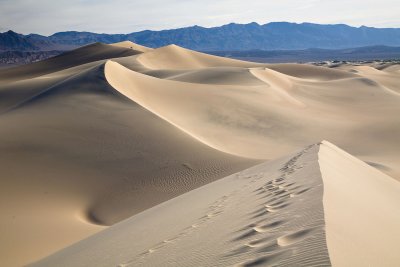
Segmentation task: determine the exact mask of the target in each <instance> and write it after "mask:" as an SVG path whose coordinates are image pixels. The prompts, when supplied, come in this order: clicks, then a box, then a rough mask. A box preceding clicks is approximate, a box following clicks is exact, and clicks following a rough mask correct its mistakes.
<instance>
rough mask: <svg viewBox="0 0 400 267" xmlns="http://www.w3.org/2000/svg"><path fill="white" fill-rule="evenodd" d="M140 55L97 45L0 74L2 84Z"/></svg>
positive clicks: (119, 48)
mask: <svg viewBox="0 0 400 267" xmlns="http://www.w3.org/2000/svg"><path fill="white" fill-rule="evenodd" d="M139 53H142V52H141V51H136V50H133V49H130V48H125V47H119V46H112V45H106V44H101V43H95V44H91V45H87V46H84V47H81V48H78V49H75V50H73V51H69V52H66V53H63V54H61V55H59V56H56V57H53V58H49V59H46V60H43V61H40V62H36V63H33V64H29V65H24V66H19V67H15V68H10V69H5V70H2V71H1V72H0V80H1V81H2V83H4V82H11V81H19V80H22V79H28V78H33V77H37V76H41V75H44V74H48V73H53V72H56V71H59V70H63V69H67V68H71V67H74V66H78V65H82V64H85V63H89V62H93V61H97V60H102V59H108V58H115V57H124V56H131V55H136V54H139Z"/></svg>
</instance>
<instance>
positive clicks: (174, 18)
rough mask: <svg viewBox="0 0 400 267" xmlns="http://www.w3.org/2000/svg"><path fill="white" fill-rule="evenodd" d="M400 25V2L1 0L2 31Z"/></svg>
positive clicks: (102, 30) (359, 0)
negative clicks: (229, 25) (292, 24)
mask: <svg viewBox="0 0 400 267" xmlns="http://www.w3.org/2000/svg"><path fill="white" fill-rule="evenodd" d="M253 21H255V22H258V23H260V24H265V23H268V22H272V21H289V22H299V23H300V22H314V23H323V24H328V23H329V24H334V23H345V24H349V25H352V26H361V25H366V26H374V27H380V28H382V27H397V28H399V27H400V0H379V1H377V0H301V1H296V0H249V1H244V0H193V1H183V0H170V1H164V0H113V1H111V0H36V1H35V0H0V31H1V32H3V31H6V30H10V29H11V30H14V31H16V32H20V33H24V34H27V33H40V34H44V35H49V34H52V33H55V32H59V31H68V30H77V31H91V32H99V33H130V32H136V31H140V30H145V29H151V30H161V29H172V28H178V27H185V26H192V25H200V26H205V27H212V26H220V25H223V24H227V23H230V22H236V23H249V22H253Z"/></svg>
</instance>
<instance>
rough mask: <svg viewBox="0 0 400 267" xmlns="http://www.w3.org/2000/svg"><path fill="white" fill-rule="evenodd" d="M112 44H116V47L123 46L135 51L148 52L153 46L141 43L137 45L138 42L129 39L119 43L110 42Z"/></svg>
mask: <svg viewBox="0 0 400 267" xmlns="http://www.w3.org/2000/svg"><path fill="white" fill-rule="evenodd" d="M111 45H113V46H118V47H124V48H130V49H133V50H136V51H140V52H143V53H144V52H149V51H151V50H153V48H150V47H146V46H143V45H139V44H135V43H133V42H131V41H123V42H119V43H113V44H111Z"/></svg>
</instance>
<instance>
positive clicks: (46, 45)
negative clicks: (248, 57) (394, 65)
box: [0, 22, 400, 51]
mask: <svg viewBox="0 0 400 267" xmlns="http://www.w3.org/2000/svg"><path fill="white" fill-rule="evenodd" d="M15 35H18V37H19V38H20V39H21V42H24V44H23V47H22V48H23V49H25V50H23V51H31V50H33V51H34V50H48V49H50V48H51V50H61V49H62V48H64V49H65V50H67V49H72V48H75V47H78V46H82V45H86V44H89V43H93V42H103V43H115V42H121V41H127V40H128V41H132V42H135V43H138V44H141V45H145V46H148V47H152V48H156V47H161V46H165V45H169V44H177V45H179V46H182V47H185V48H188V49H194V50H202V51H222V50H254V49H260V50H298V49H308V48H321V49H333V48H335V49H339V48H351V47H361V46H373V45H386V46H400V29H399V28H373V27H367V26H361V27H352V26H349V25H346V24H315V23H301V24H298V23H292V22H270V23H267V24H263V25H260V24H258V23H256V22H252V23H248V24H237V23H230V24H226V25H222V26H218V27H211V28H205V27H202V26H198V25H194V26H190V27H184V28H177V29H168V30H160V31H152V30H143V31H139V32H132V33H128V34H106V33H92V32H85V31H83V32H78V31H65V32H57V33H54V34H52V35H50V36H43V35H38V34H28V35H22V34H17V33H15V32H13V31H8V32H5V33H0V50H3V51H11V50H21V49H22V48H21V47H20V46H16V45H15V43H13V42H11V41H10V36H14V38H16V37H15Z"/></svg>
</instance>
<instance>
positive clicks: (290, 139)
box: [0, 42, 400, 266]
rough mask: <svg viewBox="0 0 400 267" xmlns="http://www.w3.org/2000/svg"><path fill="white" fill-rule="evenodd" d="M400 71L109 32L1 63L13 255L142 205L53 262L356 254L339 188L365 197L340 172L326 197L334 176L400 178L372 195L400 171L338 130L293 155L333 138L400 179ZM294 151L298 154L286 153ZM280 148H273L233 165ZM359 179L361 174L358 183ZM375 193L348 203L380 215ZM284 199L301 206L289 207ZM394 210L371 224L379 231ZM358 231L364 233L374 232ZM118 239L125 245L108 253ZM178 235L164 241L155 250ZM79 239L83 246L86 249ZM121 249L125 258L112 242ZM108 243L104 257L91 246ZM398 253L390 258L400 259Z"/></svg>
mask: <svg viewBox="0 0 400 267" xmlns="http://www.w3.org/2000/svg"><path fill="white" fill-rule="evenodd" d="M399 75H400V73H399V72H398V70H397V67H396V66H395V65H393V66H388V67H386V68H383V69H375V68H372V67H371V66H354V65H350V64H342V65H341V66H338V67H336V68H325V67H316V66H308V65H299V64H274V65H266V64H258V63H251V62H244V61H238V60H232V59H227V58H221V57H215V56H211V55H206V54H203V53H199V52H195V51H190V50H187V49H184V48H180V47H177V46H174V45H171V46H167V47H163V48H158V49H154V50H153V49H150V48H146V47H142V46H139V45H136V44H134V43H131V42H122V43H117V44H113V45H104V44H93V45H89V46H86V47H83V48H80V49H77V50H74V51H71V52H68V53H65V54H63V55H60V56H58V57H55V58H52V59H48V60H45V61H42V62H38V63H34V64H30V65H26V66H21V67H17V68H12V69H6V70H1V71H0V126H1V127H0V141H1V142H0V150H1V151H2V153H0V161H1V162H2V164H0V173H1V174H2V176H1V187H0V203H1V205H2V207H1V211H2V212H1V213H0V219H1V225H0V226H1V227H0V236H2V239H1V241H0V247H1V249H0V259H2V261H1V264H3V265H6V266H20V265H24V264H27V263H29V262H32V261H35V260H38V259H40V258H42V257H45V256H46V255H49V254H51V253H53V252H55V251H57V250H59V249H62V248H63V247H65V246H67V245H70V244H72V243H74V242H77V241H79V240H80V239H82V238H85V237H87V236H89V235H91V234H94V233H95V232H98V231H101V230H103V229H105V228H107V226H109V225H113V224H115V223H117V222H120V221H121V220H123V219H126V218H129V217H130V216H132V215H135V216H134V217H132V218H131V219H128V220H127V221H124V222H122V223H120V224H117V225H115V226H113V227H110V229H108V230H106V231H102V232H101V233H100V234H99V235H96V236H93V237H92V238H90V239H88V240H87V241H83V242H82V243H78V244H77V245H75V246H72V247H70V248H69V249H67V250H65V251H61V252H59V253H58V254H55V255H54V256H52V257H50V258H48V259H45V260H43V261H42V262H40V264H39V263H38V264H39V266H40V265H42V264H44V265H46V264H47V265H48V266H54V265H55V266H59V265H62V264H61V261H63V262H64V263H63V264H65V266H79V264H83V265H84V264H87V265H99V266H101V265H106V266H109V265H108V264H111V263H112V264H115V265H116V264H120V263H121V264H122V265H121V266H125V265H128V266H129V265H132V266H136V265H140V264H145V265H146V264H150V265H151V264H155V265H160V263H161V260H163V259H167V261H166V264H167V265H174V264H175V265H176V264H177V262H178V263H180V264H181V265H186V266H187V265H203V266H204V265H215V264H211V263H212V262H216V263H218V264H217V265H231V264H240V263H241V264H242V265H243V266H252V265H256V263H260V264H267V263H271V264H272V263H282V264H283V265H285V264H286V265H290V264H293V263H294V262H299V263H301V262H303V263H304V264H306V263H307V262H309V261H311V262H312V263H315V264H330V263H335V262H338V263H339V265H340V263H341V262H343V259H344V260H347V258H346V257H350V256H351V255H350V256H348V255H347V256H346V255H345V254H346V252H343V251H341V250H337V251H339V252H340V253H339V252H338V253H339V254H340V255H338V256H332V255H334V254H332V253H331V251H330V250H331V248H330V247H331V246H333V247H335V246H337V244H338V243H337V242H338V241H337V240H339V241H340V240H343V239H346V242H348V244H353V243H350V242H349V240H348V238H350V236H351V235H350V234H349V235H348V232H349V231H353V230H352V229H353V228H352V227H353V226H352V224H350V223H349V227H347V226H346V227H345V226H343V225H346V224H347V221H346V218H347V217H346V216H347V215H346V214H345V213H348V212H349V209H346V207H344V208H343V209H341V210H343V216H342V217H340V218H343V220H341V221H337V220H336V219H335V218H333V219H332V216H333V217H336V214H335V213H330V211H334V210H335V207H336V205H338V206H341V205H343V203H341V202H340V203H339V202H338V203H336V201H337V200H338V199H339V198H338V197H337V196H338V195H340V196H342V194H343V199H349V198H350V197H349V194H350V191H346V190H344V189H343V190H342V191H338V189H337V188H336V187H335V185H332V186H331V187H329V188H330V189H331V190H329V191H327V192H328V193H329V194H328V195H327V196H325V195H324V194H323V191H322V189H321V188H322V187H324V190H327V189H326V188H325V186H326V185H328V184H330V181H332V180H333V179H334V178H332V177H333V176H334V177H340V179H342V180H343V179H344V178H343V177H342V176H340V175H345V176H346V175H347V176H349V175H350V174H351V175H353V171H354V172H356V174H354V175H359V172H358V170H360V172H361V170H362V171H363V175H364V176H368V177H370V178H368V179H367V178H366V186H365V187H360V188H362V190H364V192H365V194H367V193H368V192H369V190H371V188H370V186H371V185H374V183H379V184H381V182H376V181H375V180H379V181H380V180H382V179H383V180H385V181H386V182H382V188H380V187H379V188H380V189H379V190H378V191H376V192H375V193H374V194H373V196H374V197H373V198H371V200H370V201H376V203H381V205H386V204H385V203H387V202H389V201H393V203H396V202H395V201H397V199H395V197H394V196H393V195H394V193H393V192H397V191H396V190H397V187H396V186H397V181H394V180H393V181H391V182H387V180H388V179H389V178H387V177H386V176H385V175H383V174H380V173H379V174H377V173H378V172H373V171H371V170H373V169H372V167H371V168H370V167H368V166H367V165H365V164H361V163H360V162H359V161H358V160H353V158H352V157H350V156H347V154H344V152H340V151H339V150H338V149H336V148H332V146H331V145H329V144H328V143H324V145H322V146H318V145H314V146H312V147H310V148H308V149H306V150H305V151H303V150H302V151H303V152H299V153H297V154H295V155H291V156H285V155H287V154H289V153H291V152H292V151H294V150H296V149H298V150H299V149H301V148H302V147H304V146H306V145H308V144H312V143H317V142H319V141H320V140H323V139H327V140H330V141H332V142H333V143H335V144H336V145H338V146H340V147H342V148H343V149H345V150H346V151H349V152H350V153H351V154H353V155H355V156H357V157H358V158H360V159H361V160H364V161H365V162H368V164H369V165H371V166H374V167H375V168H378V169H380V170H381V171H383V172H385V173H387V174H389V175H391V176H393V177H394V178H396V179H399V178H400V167H399V166H400V155H399V153H398V152H399V151H400V117H399V116H398V114H400V96H399V94H398V92H400V86H399V84H398V83H397V82H396V81H397V80H398V79H399ZM318 150H319V152H318ZM323 151H328V152H323ZM338 151H339V152H338ZM317 152H318V153H317ZM324 153H327V154H328V155H327V156H323V157H322V156H321V155H322V154H324ZM335 153H336V154H335ZM278 157H284V158H281V159H279V160H272V159H276V158H278ZM293 158H294V159H293ZM330 158H334V159H333V160H332V163H331V162H330V161H329V160H328V159H330ZM349 158H351V160H349ZM291 159H293V160H291ZM266 160H271V161H270V162H267V163H264V164H262V165H259V166H257V167H254V168H252V169H249V170H246V171H244V172H241V173H238V174H236V175H233V176H230V177H228V178H224V179H223V180H218V179H220V178H222V177H225V176H228V175H230V174H232V173H236V172H240V171H242V170H244V169H246V168H249V167H251V166H254V165H256V164H258V163H260V162H265V161H266ZM294 161H296V163H293V162H294ZM290 162H292V163H293V164H292V163H290ZM354 162H356V163H354ZM286 163H288V164H286ZM353 163H354V164H355V166H353V165H354V164H353ZM285 164H286V165H285ZM329 164H333V166H334V168H336V169H344V171H343V173H340V174H337V173H335V172H334V171H333V170H332V169H330V168H331V167H332V166H330V165H329ZM352 164H353V165H352ZM295 165H296V167H294V166H295ZM361 165H362V166H364V167H362V168H361V167H360V166H361ZM282 166H286V167H282ZM300 167H301V169H300ZM303 167H304V168H303ZM297 168H299V169H297ZM320 169H321V172H322V176H321V174H320V171H319V170H320ZM371 173H375V174H371ZM292 174H293V175H292ZM332 175H333V176H332ZM347 176H346V177H347ZM375 176H377V177H378V176H379V177H380V178H374V177H375ZM246 177H247V178H246ZM249 177H251V178H249ZM282 177H284V179H285V184H282V185H281V184H280V183H281V181H282V180H280V179H281V178H282ZM326 177H327V178H326ZM357 177H358V176H357ZM360 177H361V176H360ZM382 177H384V178H382ZM325 178H326V179H328V180H327V182H326V181H325ZM357 179H358V178H354V181H356V180H357ZM360 179H361V178H360ZM216 180H218V181H217V182H214V181H216ZM271 181H272V182H271ZM352 181H353V180H352ZM352 181H349V183H350V184H348V185H346V186H347V187H346V189H348V190H351V189H352V188H354V187H355V185H354V183H353V182H352ZM211 182H214V183H212V184H210V183H211ZM267 183H268V184H267ZM291 183H295V184H292V185H290V184H291ZM207 184H208V185H207ZM389 185H390V186H392V187H393V188H394V189H393V190H394V191H390V190H389V189H387V187H388V186H389ZM201 186H204V187H201ZM262 186H264V189H259V190H258V191H257V192H253V191H251V190H256V189H258V188H261V187H262ZM286 186H287V187H288V188H286ZM199 187H201V189H196V188H199ZM357 188H358V187H357ZM274 190H277V191H279V192H281V191H282V190H287V191H288V192H289V191H290V194H287V193H284V192H283V191H282V194H283V195H284V196H285V198H284V199H278V198H279V196H276V197H277V198H276V199H274V200H271V199H270V198H271V195H269V196H267V195H268V194H270V193H269V191H274ZM304 190H305V191H304ZM263 191H265V192H263ZM186 192H188V193H187V194H184V193H186ZM234 192H236V193H234ZM285 192H286V191H285ZM385 192H388V193H387V194H388V195H387V198H385V197H384V196H382V195H384V194H385ZM231 193H232V194H233V195H231ZM303 193H304V194H303ZM182 194H184V195H182ZM263 194H265V195H263ZM271 194H274V193H271ZM297 194H299V196H298V197H297ZM291 195H293V196H291ZM288 196H289V197H288ZM272 198H274V197H272ZM299 199H301V200H302V201H297V200H299ZM326 199H330V201H329V203H328V204H326V203H325V201H327V200H326ZM360 200H361V198H360ZM213 201H217V202H216V203H217V204H215V203H214V204H212V202H213ZM267 202H268V203H267ZM397 202H398V201H397ZM370 204H371V207H372V204H373V203H370ZM256 205H259V206H256ZM327 205H332V206H333V208H332V206H331V208H329V210H327V209H326V206H327ZM387 205H388V207H389V209H390V212H392V211H394V209H395V207H394V206H393V205H389V204H387ZM361 206H362V203H358V202H352V203H350V204H349V206H348V207H353V209H359V210H360V219H361V218H365V216H366V214H365V213H362V212H361V210H362V209H363V208H365V207H366V206H362V207H361ZM152 207H154V208H152ZM235 207H236V208H235ZM235 209H237V210H236V211H235ZM284 209H285V212H286V210H287V211H288V213H285V214H283V213H282V212H280V211H281V210H284ZM369 209H370V208H368V210H369ZM376 210H378V209H376ZM256 211H257V212H256ZM311 211H315V212H313V213H312V214H311V213H310V212H311ZM225 212H226V215H223V216H222V215H221V216H219V214H220V213H224V214H225ZM249 212H250V213H251V214H248V213H249ZM332 214H333V215H332ZM385 214H386V211H385ZM340 216H341V215H340ZM393 216H395V215H393ZM264 217H265V218H264ZM381 217H382V216H381ZM383 217H384V216H383ZM177 218H179V219H178V220H177ZM217 218H219V219H217ZM268 218H269V219H268ZM293 218H297V219H295V220H291V219H293ZM310 218H312V220H311V219H310ZM214 219H216V220H215V224H214V223H213V224H210V225H209V222H211V221H212V220H214ZM264 220H265V221H264ZM382 220H391V221H392V222H398V218H397V217H390V216H387V217H384V218H383V219H382ZM132 222H134V223H132ZM161 222H162V223H161ZM331 223H332V224H331ZM380 223H382V224H384V223H386V221H381V222H380ZM281 224H282V225H281ZM378 224H379V222H378V221H372V222H371V225H368V226H365V227H364V228H360V230H361V229H364V230H365V231H372V232H378V231H379V230H378V229H377V228H376V225H378ZM388 224H389V222H388ZM206 225H207V227H204V226H206ZM212 225H214V226H212ZM247 225H252V226H248V227H247V228H246V226H247ZM329 225H333V226H335V227H336V226H337V225H341V227H345V229H339V230H340V231H339V230H337V229H336V228H335V227H333V228H330V226H329ZM388 227H392V225H391V224H390V225H389V226H388ZM242 228H243V230H240V229H242ZM114 229H115V230H114ZM330 229H331V230H330ZM197 230H200V231H199V232H197ZM126 231H128V232H126ZM232 231H234V233H232ZM271 231H272V232H271ZM338 231H339V232H338ZM393 231H395V230H393ZM336 232H337V234H338V235H337V236H335V235H332V233H336ZM127 233H129V235H127ZM354 233H358V232H357V231H354ZM200 234H201V235H202V236H207V237H208V238H210V240H209V243H207V245H205V246H200V247H199V246H198V243H196V242H198V240H197V239H196V238H197V237H198V235H200ZM114 235H115V239H114V237H113V236H114ZM126 235H127V236H126ZM343 235H344V237H343ZM123 236H126V238H127V239H124V238H123ZM145 237H146V238H145ZM181 237H182V240H181ZM256 237H257V238H256ZM382 237H385V236H384V235H382ZM171 238H172V239H174V240H175V238H177V239H179V241H178V242H175V241H173V242H172V240H171ZM227 238H229V240H227ZM231 238H232V240H231ZM253 238H256V239H255V240H253ZM354 238H355V239H356V240H357V242H358V243H357V242H355V243H354V244H356V245H357V244H359V243H360V242H369V241H368V240H372V239H368V240H366V238H367V237H359V236H355V237H354ZM368 238H369V237H368ZM371 238H372V237H371ZM373 238H375V239H374V240H373V242H372V241H371V245H370V247H368V249H366V250H365V251H368V253H369V255H370V258H368V259H370V260H369V261H371V262H374V263H375V262H378V260H380V259H382V258H380V256H379V255H386V254H384V253H389V252H390V250H388V252H381V251H380V250H377V251H378V252H379V253H383V254H379V253H378V252H377V253H373V252H372V251H373V250H375V249H376V248H375V245H374V244H382V239H379V238H380V237H378V236H374V237H373ZM259 239H260V240H259ZM93 240H102V241H101V242H102V244H100V243H99V244H94V243H96V242H95V241H93ZM113 240H115V242H116V244H117V245H118V246H116V247H115V251H111V252H110V253H111V254H110V253H106V252H107V249H108V248H109V246H110V245H109V244H111V243H110V242H114V241H113ZM135 240H140V242H135ZM388 240H391V241H390V242H397V241H396V240H395V239H389V237H388ZM103 241H104V242H103ZM164 241H165V242H164ZM170 241H171V242H170ZM127 242H129V244H131V245H129V246H128V245H127V244H128V243H127ZM158 242H159V243H158ZM170 243H171V246H170V247H169V246H167V248H166V249H165V252H163V253H156V254H153V253H146V251H142V250H149V251H148V252H154V251H158V250H159V248H160V247H163V249H164V246H165V244H167V245H169V244H170ZM85 244H86V245H87V244H90V246H91V247H90V248H86V247H85V246H86V245H85ZM153 246H154V247H155V248H154V249H153ZM381 247H382V248H384V246H383V245H381ZM394 247H395V246H394ZM221 248H223V249H222V250H221ZM76 250H81V251H80V252H76V253H75V252H74V254H75V256H72V254H71V253H72V252H71V251H76ZM117 251H118V253H119V251H120V252H121V257H119V258H118V257H114V256H112V255H117V254H116V253H117ZM296 251H297V252H296ZM335 251H336V249H335ZM347 251H351V248H349V249H347ZM142 252H144V254H140V257H135V253H142ZM217 252H218V253H217ZM264 252H265V253H266V255H264V254H263V253H264ZM99 253H100V254H101V255H100V254H99ZM192 253H194V254H192ZM378 254H379V255H378ZM107 255H111V256H110V257H109V258H108V259H105V258H103V256H104V257H107ZM174 255H175V256H174ZM187 255H198V256H196V257H188V256H187ZM92 256H93V257H94V258H96V259H97V260H98V262H91V261H90V260H89V259H88V258H86V257H92ZM168 257H170V258H168ZM333 257H334V258H333ZM67 258H68V259H67ZM387 258H388V259H389V260H388V261H387V262H388V263H389V264H391V263H392V262H394V261H395V260H396V259H395V258H391V257H389V256H388V257H387ZM61 259H62V260H61ZM117 259H118V260H119V261H118V262H117ZM349 261H351V262H354V263H358V262H360V261H357V259H356V258H351V259H349ZM1 264H0V265H1ZM124 264H125V265H124Z"/></svg>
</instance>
